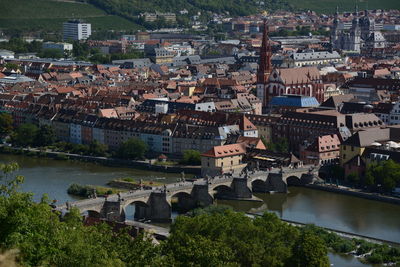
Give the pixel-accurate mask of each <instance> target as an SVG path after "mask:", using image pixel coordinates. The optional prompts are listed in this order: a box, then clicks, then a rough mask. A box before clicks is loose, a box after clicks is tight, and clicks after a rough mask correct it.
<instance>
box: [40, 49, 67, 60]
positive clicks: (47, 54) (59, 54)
mask: <svg viewBox="0 0 400 267" xmlns="http://www.w3.org/2000/svg"><path fill="white" fill-rule="evenodd" d="M38 56H39V57H41V58H57V59H58V58H63V57H64V52H63V51H61V50H60V49H54V48H48V49H43V50H42V51H41V52H40V53H39V54H38Z"/></svg>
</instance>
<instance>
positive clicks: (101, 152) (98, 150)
mask: <svg viewBox="0 0 400 267" xmlns="http://www.w3.org/2000/svg"><path fill="white" fill-rule="evenodd" d="M55 147H56V150H58V151H62V152H66V153H72V154H79V155H88V156H94V157H104V156H106V155H107V150H108V147H107V145H104V144H101V143H99V142H98V141H97V140H94V141H92V142H91V143H90V144H89V145H85V144H73V143H68V142H58V143H56V144H55Z"/></svg>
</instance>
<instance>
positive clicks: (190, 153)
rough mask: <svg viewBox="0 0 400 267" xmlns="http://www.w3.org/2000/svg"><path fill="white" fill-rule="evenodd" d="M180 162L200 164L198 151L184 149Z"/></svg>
mask: <svg viewBox="0 0 400 267" xmlns="http://www.w3.org/2000/svg"><path fill="white" fill-rule="evenodd" d="M181 164H186V165H200V164H201V156H200V152H199V151H197V150H185V151H184V152H183V159H182V160H181Z"/></svg>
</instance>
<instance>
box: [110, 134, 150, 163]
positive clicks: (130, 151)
mask: <svg viewBox="0 0 400 267" xmlns="http://www.w3.org/2000/svg"><path fill="white" fill-rule="evenodd" d="M147 151H148V146H147V144H146V143H145V142H143V141H142V140H140V139H138V138H130V139H129V140H127V141H126V142H124V143H122V144H121V146H120V147H119V149H118V152H117V157H119V158H122V159H142V158H144V155H145V154H146V152H147Z"/></svg>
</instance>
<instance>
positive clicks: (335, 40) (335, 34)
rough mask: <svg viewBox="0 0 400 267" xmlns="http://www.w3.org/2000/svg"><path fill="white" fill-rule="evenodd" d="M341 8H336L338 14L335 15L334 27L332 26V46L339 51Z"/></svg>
mask: <svg viewBox="0 0 400 267" xmlns="http://www.w3.org/2000/svg"><path fill="white" fill-rule="evenodd" d="M338 28H339V6H336V13H335V18H334V20H333V26H332V30H331V36H330V38H331V46H332V49H337V48H338V46H339V44H338V42H339V40H338V39H339V31H338Z"/></svg>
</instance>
